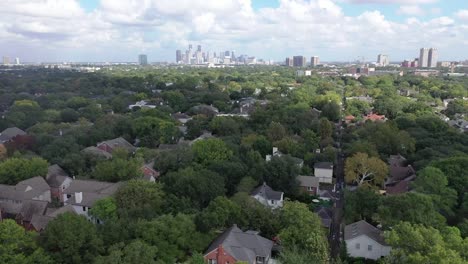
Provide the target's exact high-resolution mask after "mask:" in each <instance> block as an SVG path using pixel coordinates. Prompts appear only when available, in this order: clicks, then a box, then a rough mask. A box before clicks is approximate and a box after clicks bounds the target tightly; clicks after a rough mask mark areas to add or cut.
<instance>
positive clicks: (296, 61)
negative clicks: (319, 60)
mask: <svg viewBox="0 0 468 264" xmlns="http://www.w3.org/2000/svg"><path fill="white" fill-rule="evenodd" d="M306 63H307V60H306V57H304V56H294V57H293V66H294V67H305V66H306Z"/></svg>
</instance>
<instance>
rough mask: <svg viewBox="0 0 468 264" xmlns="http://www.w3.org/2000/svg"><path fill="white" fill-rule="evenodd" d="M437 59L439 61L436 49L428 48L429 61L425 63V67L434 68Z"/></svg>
mask: <svg viewBox="0 0 468 264" xmlns="http://www.w3.org/2000/svg"><path fill="white" fill-rule="evenodd" d="M438 59H439V53H438V51H437V49H435V48H430V49H429V60H428V62H427V67H429V68H436V67H437V60H438Z"/></svg>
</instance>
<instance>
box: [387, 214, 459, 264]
mask: <svg viewBox="0 0 468 264" xmlns="http://www.w3.org/2000/svg"><path fill="white" fill-rule="evenodd" d="M385 236H386V241H387V242H388V243H389V244H390V245H391V246H392V251H391V255H390V256H388V257H387V259H388V263H392V264H393V263H395V264H396V263H408V264H419V263H428V264H432V263H434V264H436V263H455V264H456V263H460V264H461V263H466V258H467V249H468V239H464V240H463V239H462V238H461V236H460V231H459V230H458V229H457V228H455V227H443V228H442V229H441V230H437V229H435V228H433V227H426V226H424V225H418V224H410V223H408V222H401V223H399V224H398V225H396V226H394V227H393V229H392V231H389V232H386V234H385Z"/></svg>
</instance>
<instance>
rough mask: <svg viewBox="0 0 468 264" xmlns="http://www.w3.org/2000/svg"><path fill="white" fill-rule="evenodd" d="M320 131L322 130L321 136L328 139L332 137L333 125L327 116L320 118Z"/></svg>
mask: <svg viewBox="0 0 468 264" xmlns="http://www.w3.org/2000/svg"><path fill="white" fill-rule="evenodd" d="M319 132H320V138H321V139H322V140H323V139H326V138H330V137H331V136H332V133H333V127H332V124H331V123H330V121H328V119H326V118H321V119H320V125H319Z"/></svg>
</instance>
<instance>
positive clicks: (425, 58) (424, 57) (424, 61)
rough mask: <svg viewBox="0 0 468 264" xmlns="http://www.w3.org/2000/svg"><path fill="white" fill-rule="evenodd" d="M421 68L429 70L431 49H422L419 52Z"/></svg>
mask: <svg viewBox="0 0 468 264" xmlns="http://www.w3.org/2000/svg"><path fill="white" fill-rule="evenodd" d="M418 64H419V67H421V68H427V67H429V49H428V48H422V49H421V50H420V51H419V63H418Z"/></svg>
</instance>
